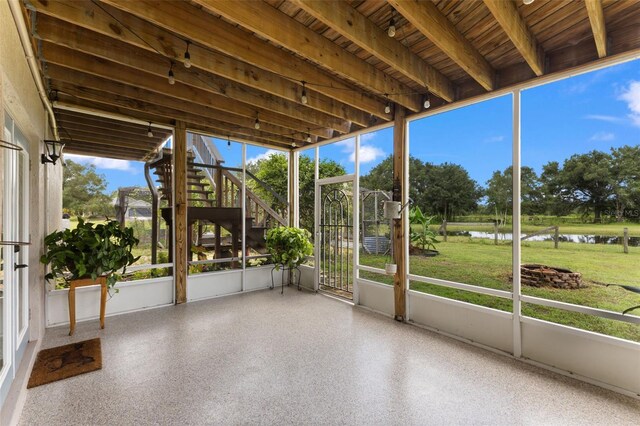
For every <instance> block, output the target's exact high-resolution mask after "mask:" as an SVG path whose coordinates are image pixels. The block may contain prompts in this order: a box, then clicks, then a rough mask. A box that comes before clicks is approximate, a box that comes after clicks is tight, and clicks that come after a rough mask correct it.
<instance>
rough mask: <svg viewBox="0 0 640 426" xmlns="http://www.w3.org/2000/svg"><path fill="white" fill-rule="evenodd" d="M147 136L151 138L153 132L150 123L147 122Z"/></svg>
mask: <svg viewBox="0 0 640 426" xmlns="http://www.w3.org/2000/svg"><path fill="white" fill-rule="evenodd" d="M147 136H148V137H150V138H152V137H153V131H151V122H149V127H148V128H147Z"/></svg>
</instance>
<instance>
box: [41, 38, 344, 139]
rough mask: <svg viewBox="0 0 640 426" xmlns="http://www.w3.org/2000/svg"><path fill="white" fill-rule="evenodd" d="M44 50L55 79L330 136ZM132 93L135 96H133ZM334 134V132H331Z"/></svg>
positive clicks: (129, 71) (62, 51) (55, 49)
mask: <svg viewBox="0 0 640 426" xmlns="http://www.w3.org/2000/svg"><path fill="white" fill-rule="evenodd" d="M42 51H43V53H44V57H45V59H46V60H47V62H48V63H50V65H51V66H50V67H49V70H48V71H47V73H48V75H49V77H51V78H53V79H61V80H64V81H68V82H71V83H73V82H75V83H77V84H79V85H84V84H87V85H89V84H96V85H97V84H102V85H105V86H108V87H111V88H113V90H114V91H115V90H123V91H125V92H126V93H128V94H131V93H132V92H135V91H142V90H145V91H150V92H154V93H156V94H158V95H159V96H156V97H154V98H155V99H156V102H157V103H158V104H159V105H162V104H165V105H167V106H169V107H173V106H174V105H180V106H179V107H177V108H178V109H182V108H184V107H185V106H187V109H188V110H194V108H196V109H199V108H201V106H203V107H207V108H210V109H214V110H217V111H219V112H218V116H220V117H223V116H226V117H229V118H230V119H233V118H232V116H235V117H236V119H237V116H241V117H244V118H248V119H249V121H250V126H247V127H253V123H254V121H255V119H256V117H259V118H260V121H261V122H263V123H271V124H274V125H277V126H281V127H285V128H289V129H291V131H303V132H306V131H308V129H312V130H311V133H313V134H314V135H319V136H321V137H325V138H326V137H327V136H328V133H327V132H326V130H327V129H326V128H325V127H324V126H323V127H314V125H315V123H308V122H303V121H301V120H296V119H293V118H290V117H286V116H284V115H281V114H276V113H272V112H271V111H268V110H265V109H259V108H254V107H253V106H251V105H246V104H243V103H238V102H233V101H232V100H230V99H228V98H225V97H223V96H220V95H215V94H211V93H209V92H203V91H201V90H198V89H195V88H192V87H190V86H186V85H183V84H179V83H176V84H175V85H170V84H169V83H168V82H167V79H166V78H161V77H156V76H153V75H150V74H147V73H144V72H140V71H136V70H135V69H133V68H129V67H125V66H122V65H119V64H115V63H113V62H110V61H105V60H103V59H101V58H94V57H92V56H90V55H85V54H82V53H78V52H74V51H72V50H69V49H67V48H64V47H60V46H56V45H52V44H50V43H48V42H44V43H43V44H42ZM54 65H57V66H58V68H55V67H54ZM59 67H65V68H67V69H69V68H70V69H71V71H73V70H76V71H78V72H79V73H82V74H84V75H82V74H74V78H75V79H76V81H69V80H70V77H71V74H68V73H65V72H62V71H61V70H60V69H59ZM91 76H93V77H96V78H100V79H101V80H100V81H98V80H96V78H91ZM112 83H114V84H112ZM97 88H99V87H97ZM123 94H124V92H123ZM125 96H126V95H125ZM130 96H131V97H134V96H133V95H130ZM200 105H201V106H200ZM223 121H224V120H223ZM246 122H247V121H246V120H244V121H243V123H246ZM234 124H237V123H234ZM331 135H333V133H332V132H331Z"/></svg>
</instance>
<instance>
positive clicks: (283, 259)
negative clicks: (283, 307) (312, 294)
mask: <svg viewBox="0 0 640 426" xmlns="http://www.w3.org/2000/svg"><path fill="white" fill-rule="evenodd" d="M310 237H311V234H310V233H309V231H307V230H306V229H300V228H296V227H289V226H281V227H278V228H273V229H270V230H269V231H268V232H267V241H266V242H267V251H268V252H269V254H270V255H271V257H272V259H273V262H274V263H275V266H274V268H273V270H272V271H271V280H272V283H271V288H273V287H274V285H273V271H274V270H279V269H280V268H282V269H283V274H284V271H285V270H289V271H290V272H291V274H290V279H291V278H293V276H294V275H293V274H294V272H293V271H297V281H298V289H300V270H299V269H298V266H300V265H301V264H302V262H304V261H305V259H306V258H307V256H311V255H312V254H313V244H311V240H310ZM283 292H284V280H283Z"/></svg>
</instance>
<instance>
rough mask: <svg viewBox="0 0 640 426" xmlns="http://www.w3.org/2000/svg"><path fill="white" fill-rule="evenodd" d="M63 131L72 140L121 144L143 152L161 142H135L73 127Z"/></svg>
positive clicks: (150, 149)
mask: <svg viewBox="0 0 640 426" xmlns="http://www.w3.org/2000/svg"><path fill="white" fill-rule="evenodd" d="M63 133H64V136H66V137H68V138H69V139H73V140H75V139H79V140H85V141H89V140H91V141H94V142H102V143H107V144H112V145H114V146H122V147H126V148H128V149H133V150H135V151H145V152H148V151H153V150H154V149H156V148H157V147H158V146H160V145H161V144H162V142H159V143H152V144H146V143H144V142H136V141H132V140H130V139H124V138H121V137H118V136H110V135H107V134H104V133H95V132H84V131H81V130H75V129H69V130H68V131H67V132H63Z"/></svg>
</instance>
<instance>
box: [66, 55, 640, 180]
mask: <svg viewBox="0 0 640 426" xmlns="http://www.w3.org/2000/svg"><path fill="white" fill-rule="evenodd" d="M511 104H512V99H511V96H510V95H507V96H503V97H500V98H497V99H493V100H490V101H486V102H482V103H480V104H476V105H471V106H468V107H465V108H460V109H457V110H454V111H449V112H446V113H442V114H437V115H434V116H432V117H427V118H424V119H421V120H417V121H413V122H412V123H411V125H410V127H409V136H410V141H411V142H410V144H411V145H410V153H411V155H413V156H415V157H418V158H420V159H422V160H423V161H428V162H431V163H435V164H440V163H444V162H450V163H456V164H460V165H462V166H463V167H465V168H466V169H467V170H468V171H469V174H470V175H471V177H472V178H473V179H475V180H476V181H477V182H478V183H480V184H481V185H484V184H485V182H486V181H487V180H488V179H489V178H490V177H491V174H492V173H493V171H494V170H504V169H505V168H506V167H508V166H509V165H510V164H511V156H512V153H511V143H512V128H511V116H512V112H511ZM216 144H217V146H218V148H219V150H220V151H221V153H222V155H223V156H224V157H225V159H226V165H228V166H238V165H239V164H240V161H241V154H242V149H241V146H240V144H237V143H233V142H232V144H231V145H232V146H231V147H227V141H221V140H218V141H216ZM638 144H640V60H636V61H633V62H627V63H625V64H621V65H617V66H615V67H610V68H606V69H603V70H599V71H594V72H590V73H587V74H582V75H579V76H576V77H572V78H569V79H565V80H561V81H558V82H555V83H551V84H547V85H544V86H539V87H536V88H533V89H529V90H526V91H524V92H522V164H523V165H527V166H530V167H533V168H534V169H535V170H536V171H538V172H540V170H541V168H542V165H543V164H545V163H547V162H549V161H551V160H556V161H559V162H560V163H562V161H563V160H565V159H566V158H568V157H570V156H571V155H573V154H576V153H585V152H588V151H591V150H594V149H598V150H603V151H608V150H609V149H610V148H611V147H618V146H622V145H638ZM392 147H393V142H392V129H391V128H389V129H384V130H380V131H378V132H375V133H371V134H368V135H364V136H363V137H362V143H361V150H360V158H361V160H362V161H361V166H360V169H361V173H362V174H366V173H367V172H368V171H369V170H370V169H371V168H372V167H374V166H375V165H376V164H378V163H380V162H381V161H382V160H383V159H384V158H386V157H387V156H389V155H390V154H391V152H392ZM353 151H354V144H353V141H352V140H351V141H343V142H340V143H336V144H332V145H327V146H323V147H321V148H320V156H321V158H331V159H333V160H335V161H337V162H339V163H341V164H342V165H343V166H344V167H345V169H346V170H347V172H349V173H352V172H353V171H354V167H353V159H354V157H355V155H354V152H353ZM272 152H274V151H273V150H268V149H266V148H261V147H255V146H250V145H247V159H248V160H256V159H259V158H264V157H265V156H267V155H270V154H271V153H272ZM305 154H308V155H313V150H309V151H305V152H304V153H303V155H305ZM66 158H67V159H72V160H74V161H81V162H83V163H93V164H95V165H96V168H97V171H98V172H99V173H101V174H103V175H104V176H105V177H106V179H107V181H108V190H109V191H112V190H115V189H116V188H118V187H119V186H133V185H146V182H145V180H144V168H143V167H144V166H143V164H142V163H139V162H131V161H119V160H108V159H93V158H88V157H85V158H79V157H76V156H71V155H67V156H66Z"/></svg>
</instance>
